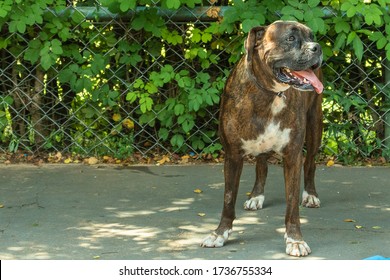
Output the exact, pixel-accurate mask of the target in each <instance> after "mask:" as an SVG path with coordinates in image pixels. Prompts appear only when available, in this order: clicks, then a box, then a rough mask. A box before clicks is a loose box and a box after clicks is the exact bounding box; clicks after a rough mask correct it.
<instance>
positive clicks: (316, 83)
mask: <svg viewBox="0 0 390 280" xmlns="http://www.w3.org/2000/svg"><path fill="white" fill-rule="evenodd" d="M293 74H294V75H297V76H299V77H301V78H306V79H307V80H308V81H309V82H310V84H311V85H312V86H313V87H314V89H315V91H316V92H317V93H321V92H322V91H323V90H324V85H323V84H322V83H321V81H320V80H319V79H318V78H317V76H316V74H314V72H313V71H312V70H303V71H293Z"/></svg>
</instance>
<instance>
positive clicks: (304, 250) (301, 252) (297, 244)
mask: <svg viewBox="0 0 390 280" xmlns="http://www.w3.org/2000/svg"><path fill="white" fill-rule="evenodd" d="M284 238H285V240H286V254H287V255H290V256H293V257H304V256H307V255H309V254H310V253H311V249H310V247H309V245H307V243H306V242H305V241H303V240H294V239H292V238H290V237H288V236H287V235H285V236H284Z"/></svg>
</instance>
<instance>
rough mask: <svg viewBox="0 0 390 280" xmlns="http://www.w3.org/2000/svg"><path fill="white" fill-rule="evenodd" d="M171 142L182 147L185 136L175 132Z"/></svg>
mask: <svg viewBox="0 0 390 280" xmlns="http://www.w3.org/2000/svg"><path fill="white" fill-rule="evenodd" d="M170 142H171V145H172V146H174V147H178V148H180V147H181V146H183V144H184V137H183V135H181V134H175V135H173V137H172V138H171V141H170Z"/></svg>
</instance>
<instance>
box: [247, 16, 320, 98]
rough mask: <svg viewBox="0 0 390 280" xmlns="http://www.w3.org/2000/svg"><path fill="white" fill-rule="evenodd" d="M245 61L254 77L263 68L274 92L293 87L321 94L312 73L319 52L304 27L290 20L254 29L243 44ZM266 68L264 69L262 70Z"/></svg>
mask: <svg viewBox="0 0 390 280" xmlns="http://www.w3.org/2000/svg"><path fill="white" fill-rule="evenodd" d="M245 49H246V52H247V54H246V59H247V62H248V65H250V66H251V67H252V68H253V71H254V75H255V76H256V75H257V73H256V71H257V69H258V68H263V69H262V72H264V71H266V72H267V73H268V74H269V75H271V76H272V78H273V81H272V82H273V84H272V85H270V86H271V87H273V88H274V89H284V90H285V89H287V88H288V87H290V86H292V87H294V88H296V89H298V90H301V91H312V90H315V91H316V92H317V93H321V92H322V90H323V85H322V83H321V81H320V80H319V79H318V78H317V76H316V74H315V73H314V71H315V70H316V69H318V68H319V67H320V66H321V63H322V49H321V46H320V45H319V44H318V43H316V42H314V36H313V32H312V31H311V30H310V28H308V27H307V26H305V25H303V24H300V23H298V22H293V21H276V22H274V23H272V24H271V25H269V26H259V27H254V28H253V29H252V30H251V31H250V32H249V34H248V37H247V39H246V42H245ZM264 68H266V69H264Z"/></svg>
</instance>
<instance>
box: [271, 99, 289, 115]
mask: <svg viewBox="0 0 390 280" xmlns="http://www.w3.org/2000/svg"><path fill="white" fill-rule="evenodd" d="M284 107H286V102H285V101H284V98H283V97H275V99H274V101H273V102H272V104H271V113H272V115H273V116H276V115H277V114H279V113H280V112H281V111H282V110H283V109H284Z"/></svg>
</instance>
